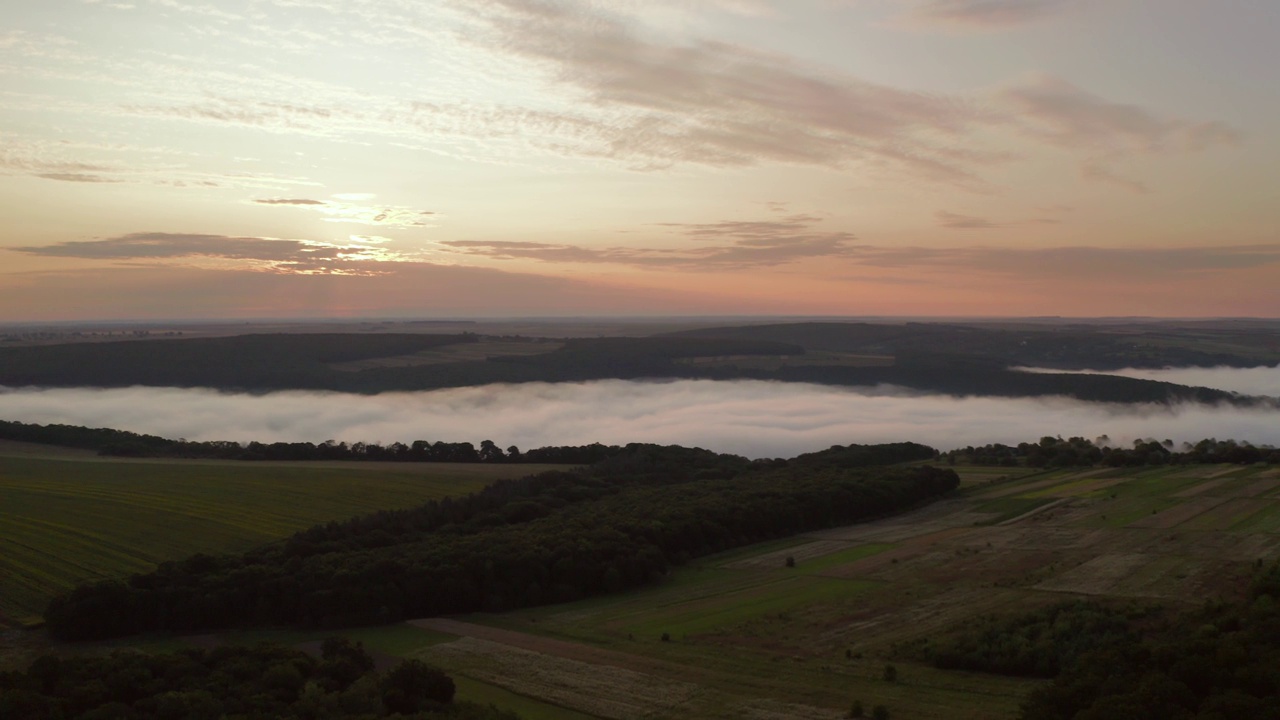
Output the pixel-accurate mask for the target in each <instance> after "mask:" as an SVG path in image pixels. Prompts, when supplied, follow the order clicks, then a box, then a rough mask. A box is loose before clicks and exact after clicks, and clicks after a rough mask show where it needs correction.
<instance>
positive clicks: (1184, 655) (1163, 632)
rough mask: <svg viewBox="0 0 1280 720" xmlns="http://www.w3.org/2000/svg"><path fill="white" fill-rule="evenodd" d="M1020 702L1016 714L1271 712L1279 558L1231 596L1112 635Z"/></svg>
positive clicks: (1209, 718) (1229, 719) (1115, 718)
mask: <svg viewBox="0 0 1280 720" xmlns="http://www.w3.org/2000/svg"><path fill="white" fill-rule="evenodd" d="M1111 640H1112V641H1110V642H1103V643H1099V644H1098V646H1097V647H1096V648H1094V649H1092V650H1091V651H1089V652H1085V653H1082V654H1081V655H1080V656H1079V657H1078V658H1077V659H1075V661H1074V662H1071V663H1070V664H1068V665H1066V666H1065V667H1064V668H1063V671H1062V673H1061V674H1059V675H1058V677H1057V678H1056V679H1055V680H1054V682H1053V684H1051V685H1048V686H1046V687H1044V688H1042V689H1040V690H1038V691H1036V692H1035V693H1033V694H1032V696H1031V697H1030V698H1029V699H1028V701H1027V703H1026V705H1025V706H1024V708H1023V713H1022V717H1023V718H1024V720H1246V719H1247V720H1253V719H1255V718H1256V719H1258V720H1263V719H1264V718H1267V719H1269V718H1277V717H1280V563H1278V564H1276V565H1272V566H1271V567H1270V568H1269V569H1268V570H1266V571H1260V572H1259V574H1258V576H1257V578H1256V579H1255V580H1254V582H1253V584H1252V586H1251V587H1250V588H1249V591H1248V594H1247V596H1246V597H1245V598H1244V599H1242V600H1240V601H1238V602H1211V603H1208V604H1206V605H1205V606H1204V607H1202V608H1201V609H1199V610H1197V611H1194V612H1190V613H1186V614H1184V615H1180V616H1177V617H1176V618H1174V619H1172V620H1171V621H1169V622H1167V623H1163V624H1157V625H1155V626H1153V627H1150V628H1146V629H1145V630H1144V629H1142V628H1140V627H1132V628H1131V631H1130V632H1127V633H1114V634H1112V636H1111Z"/></svg>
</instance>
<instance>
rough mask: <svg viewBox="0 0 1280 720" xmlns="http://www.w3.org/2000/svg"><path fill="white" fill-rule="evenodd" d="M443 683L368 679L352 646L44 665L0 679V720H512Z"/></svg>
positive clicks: (421, 676)
mask: <svg viewBox="0 0 1280 720" xmlns="http://www.w3.org/2000/svg"><path fill="white" fill-rule="evenodd" d="M453 696H454V683H453V679H452V678H450V677H449V676H448V675H446V674H444V673H443V672H441V671H440V670H438V669H436V668H433V667H431V666H429V665H426V664H424V663H422V662H419V661H417V660H406V661H404V662H402V663H400V664H399V665H397V666H396V667H394V668H392V669H390V670H388V671H386V672H377V671H375V669H374V660H373V658H372V657H371V656H370V655H369V654H368V653H367V652H365V650H364V648H362V647H361V646H360V645H359V644H358V643H357V644H354V645H353V644H351V643H350V642H348V641H346V640H343V639H339V638H331V639H329V640H325V641H324V642H323V643H322V644H321V646H320V654H319V657H313V656H312V655H309V654H307V653H304V652H301V651H299V650H294V649H290V648H285V647H279V646H273V645H266V644H263V645H258V646H255V647H218V648H214V649H212V650H201V649H190V650H182V651H180V652H175V653H169V654H154V655H153V654H146V653H139V652H126V651H116V652H114V653H112V654H110V655H107V656H100V657H94V656H83V657H73V658H59V657H56V656H53V655H45V656H43V657H41V658H39V659H38V660H36V661H35V662H34V663H32V664H31V666H30V667H29V668H27V670H26V671H25V672H5V673H0V717H4V718H12V719H14V720H18V719H19V718H20V719H21V720H218V719H219V718H242V719H243V720H276V719H278V718H308V719H309V720H341V719H344V718H352V719H355V718H360V719H361V720H374V719H376V718H404V719H406V720H408V719H414V720H519V718H518V716H516V715H514V714H512V713H507V712H502V711H499V710H496V709H494V708H492V707H484V706H480V705H476V704H473V703H465V702H454V697H453Z"/></svg>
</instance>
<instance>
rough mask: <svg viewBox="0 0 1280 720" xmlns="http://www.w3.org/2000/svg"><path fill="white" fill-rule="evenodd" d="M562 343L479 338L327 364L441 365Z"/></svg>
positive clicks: (535, 351) (351, 367)
mask: <svg viewBox="0 0 1280 720" xmlns="http://www.w3.org/2000/svg"><path fill="white" fill-rule="evenodd" d="M562 347H564V343H559V342H546V341H538V342H535V341H532V340H481V341H480V342H474V343H458V344H456V345H441V346H440V347H435V348H431V349H429V350H422V351H419V352H416V353H410V354H408V355H395V356H391V357H382V358H369V359H367V360H355V361H353V362H340V363H329V367H330V368H332V369H334V370H338V371H341V372H360V371H361V370H374V369H377V368H395V367H417V366H420V365H444V364H446V363H456V362H477V361H483V360H487V359H488V358H491V357H513V356H520V355H543V354H545V353H549V352H555V351H556V350H559V349H560V348H562Z"/></svg>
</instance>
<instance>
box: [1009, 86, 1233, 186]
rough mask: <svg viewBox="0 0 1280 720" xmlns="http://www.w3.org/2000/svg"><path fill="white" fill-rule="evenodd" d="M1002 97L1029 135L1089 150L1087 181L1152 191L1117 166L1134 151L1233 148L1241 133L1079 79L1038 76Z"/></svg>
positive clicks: (1083, 169)
mask: <svg viewBox="0 0 1280 720" xmlns="http://www.w3.org/2000/svg"><path fill="white" fill-rule="evenodd" d="M996 100H997V101H998V102H1000V103H1003V104H1004V105H1006V106H1007V107H1008V108H1009V109H1010V111H1011V112H1010V113H1009V116H1008V117H1009V118H1010V122H1011V123H1012V124H1013V125H1014V126H1015V127H1016V128H1017V129H1018V130H1019V131H1020V132H1022V133H1023V134H1024V135H1026V136H1028V137H1031V138H1034V139H1038V140H1041V141H1044V142H1047V143H1048V144H1050V145H1055V146H1058V147H1061V148H1065V149H1068V150H1072V151H1079V152H1084V153H1088V158H1087V159H1086V160H1085V161H1084V162H1083V163H1082V165H1081V175H1082V177H1084V178H1085V179H1088V180H1095V181H1100V182H1108V183H1112V184H1115V185H1119V186H1121V187H1124V188H1126V189H1128V190H1132V191H1134V192H1146V191H1147V188H1146V186H1145V185H1144V184H1142V183H1141V182H1140V181H1137V180H1132V179H1129V178H1125V177H1123V176H1122V175H1120V174H1119V173H1117V172H1116V171H1115V170H1113V169H1112V167H1111V166H1112V164H1114V163H1115V162H1117V161H1120V160H1123V159H1124V158H1126V157H1129V156H1133V155H1144V154H1145V155H1152V154H1175V153H1188V152H1199V151H1202V150H1206V149H1209V148H1212V147H1214V146H1232V145H1236V144H1238V143H1239V142H1240V141H1241V135H1240V133H1239V132H1238V131H1236V130H1235V129H1234V128H1232V127H1231V126H1229V125H1227V124H1225V123H1222V122H1217V121H1204V122H1193V121H1189V120H1184V119H1181V118H1171V117H1162V116H1160V115H1159V114H1157V113H1155V112H1152V111H1151V110H1148V109H1146V108H1143V107H1141V106H1138V105H1134V104H1130V103H1120V102H1114V101H1111V100H1107V99H1105V98H1101V97H1099V96H1097V95H1094V94H1093V93H1090V92H1088V91H1086V90H1084V89H1082V88H1080V87H1078V86H1077V85H1074V84H1073V83H1070V82H1068V81H1066V80H1064V79H1062V78H1058V77H1054V76H1051V75H1044V74H1038V75H1035V76H1032V77H1030V78H1028V79H1027V80H1025V81H1022V82H1019V83H1015V84H1012V85H1009V86H1007V87H1005V88H1004V89H1003V90H1001V91H999V92H998V93H997V94H996Z"/></svg>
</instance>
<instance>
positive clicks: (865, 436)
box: [0, 380, 1280, 457]
mask: <svg viewBox="0 0 1280 720" xmlns="http://www.w3.org/2000/svg"><path fill="white" fill-rule="evenodd" d="M0 419H6V420H19V421H23V422H34V423H41V424H48V423H66V424H73V425H87V426H91V427H113V428H120V429H124V430H132V431H134V432H140V433H149V434H155V435H162V436H165V437H170V438H178V437H183V438H187V439H188V440H235V441H242V442H243V441H249V440H259V441H263V442H274V441H310V442H322V441H324V440H327V439H336V440H343V441H347V442H356V441H364V442H379V443H384V444H385V443H391V442H396V441H400V442H412V441H413V440H430V441H437V440H446V441H450V442H461V441H467V442H472V443H476V444H479V442H480V441H481V440H485V439H490V440H493V441H495V442H497V443H498V444H499V445H501V446H502V447H504V448H505V447H508V446H510V445H517V446H519V447H520V448H522V449H527V448H532V447H539V446H543V445H581V444H587V443H592V442H602V443H606V444H623V443H627V442H654V443H663V444H668V443H671V444H680V445H686V446H699V447H704V448H709V449H712V450H717V451H720V452H733V453H738V454H741V455H746V456H748V457H792V456H795V455H797V454H799V453H803V452H810V451H814V450H820V449H823V448H826V447H829V446H831V445H834V444H842V445H844V444H849V443H878V442H897V441H903V440H912V441H915V442H921V443H925V444H928V445H932V446H933V447H936V448H939V449H942V450H948V449H952V448H955V447H963V446H965V445H971V444H972V445H981V444H986V443H990V442H1002V443H1009V444H1013V443H1018V442H1023V441H1030V440H1036V439H1038V438H1040V437H1041V436H1044V435H1062V436H1063V437H1070V436H1077V435H1078V436H1083V437H1087V438H1094V437H1097V436H1099V435H1103V434H1105V435H1108V436H1110V437H1111V439H1112V441H1114V442H1117V443H1127V442H1129V441H1131V440H1133V439H1134V438H1139V437H1141V438H1156V439H1159V440H1164V439H1172V440H1174V441H1176V442H1182V441H1195V440H1200V439H1202V438H1205V437H1216V438H1218V439H1226V438H1234V439H1237V440H1244V441H1249V442H1252V443H1255V444H1280V422H1278V421H1280V412H1278V411H1276V410H1274V409H1272V410H1258V409H1243V408H1234V407H1208V406H1196V405H1184V406H1179V407H1177V408H1174V409H1172V410H1170V409H1169V408H1166V407H1163V406H1123V405H1104V404H1090V403H1084V402H1078V401H1075V400H1068V399H1062V398H1053V399H1044V400H1031V399H1020V400H1010V399H997V398H966V399H956V398H948V397H940V396H922V395H918V394H913V393H910V392H907V391H904V390H900V389H895V388H835V387H827V386H819V385H805V384H798V383H774V382H756V381H734V382H711V381H674V382H629V381H621V380H615V381H602V382H590V383H573V384H542V383H538V384H528V385H490V386H485V387H474V388H459V389H451V390H438V391H432V392H417V393H387V394H383V395H375V396H364V395H347V394H339V393H313V392H277V393H270V394H266V395H247V394H230V393H221V392H217V391H213V390H200V389H195V390H192V389H176V388H141V387H138V388H126V389H113V390H97V389H34V388H22V389H3V390H0Z"/></svg>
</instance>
